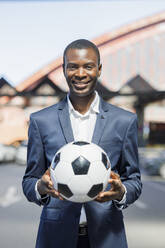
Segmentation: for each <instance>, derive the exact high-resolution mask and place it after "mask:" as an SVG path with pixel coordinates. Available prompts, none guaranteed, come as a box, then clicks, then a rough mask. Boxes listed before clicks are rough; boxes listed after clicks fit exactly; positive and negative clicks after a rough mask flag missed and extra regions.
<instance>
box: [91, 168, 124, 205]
mask: <svg viewBox="0 0 165 248" xmlns="http://www.w3.org/2000/svg"><path fill="white" fill-rule="evenodd" d="M108 183H110V184H111V189H110V190H109V191H105V192H100V193H99V195H98V196H97V198H96V199H95V201H98V202H106V201H111V200H117V201H121V200H122V199H123V196H124V193H125V188H124V186H123V184H122V182H121V180H120V176H119V175H118V174H116V173H114V172H113V171H111V178H110V179H109V180H108Z"/></svg>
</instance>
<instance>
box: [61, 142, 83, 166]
mask: <svg viewBox="0 0 165 248" xmlns="http://www.w3.org/2000/svg"><path fill="white" fill-rule="evenodd" d="M73 146H74V148H73ZM79 156H80V146H76V145H72V144H69V145H67V146H65V147H64V149H63V150H61V155H60V160H62V161H67V163H72V162H73V161H74V160H75V159H76V158H77V157H79Z"/></svg>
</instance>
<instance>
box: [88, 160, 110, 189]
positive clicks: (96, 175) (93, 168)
mask: <svg viewBox="0 0 165 248" xmlns="http://www.w3.org/2000/svg"><path fill="white" fill-rule="evenodd" d="M106 175H107V169H106V168H105V166H104V164H103V163H102V162H101V161H94V162H92V163H91V165H90V167H89V171H88V176H89V178H90V180H91V183H92V184H99V183H102V182H103V180H104V178H105V176H106Z"/></svg>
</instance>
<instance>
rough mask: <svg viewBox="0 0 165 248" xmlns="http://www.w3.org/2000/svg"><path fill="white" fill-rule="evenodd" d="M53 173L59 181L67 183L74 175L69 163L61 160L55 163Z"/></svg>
mask: <svg viewBox="0 0 165 248" xmlns="http://www.w3.org/2000/svg"><path fill="white" fill-rule="evenodd" d="M52 173H54V175H55V177H56V180H57V181H58V182H59V183H63V184H67V183H68V182H69V180H70V179H71V177H73V176H74V173H73V169H72V167H71V165H70V163H67V162H64V161H61V160H60V162H59V163H58V164H57V166H56V168H55V170H52Z"/></svg>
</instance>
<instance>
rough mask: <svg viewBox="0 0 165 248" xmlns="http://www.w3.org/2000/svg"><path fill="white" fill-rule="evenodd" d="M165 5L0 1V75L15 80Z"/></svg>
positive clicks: (164, 8)
mask: <svg viewBox="0 0 165 248" xmlns="http://www.w3.org/2000/svg"><path fill="white" fill-rule="evenodd" d="M161 11H165V1H147V0H146V1H142V0H139V1H124V0H123V1H121V0H120V1H117V0H116V1H66V0H65V1H0V77H2V76H3V77H5V78H6V79H7V80H8V81H9V82H10V83H11V84H13V85H16V84H18V83H20V82H22V81H23V80H24V79H26V78H27V77H29V76H30V75H32V74H33V73H35V72H36V71H37V70H39V69H40V68H42V67H43V66H44V65H46V64H48V63H50V62H52V61H53V60H55V59H56V58H57V57H58V56H61V55H62V53H63V50H64V48H65V46H66V45H67V44H68V43H69V42H71V41H72V40H74V39H79V38H86V39H94V38H95V37H98V36H100V35H101V34H104V33H105V32H109V31H111V30H114V29H116V28H118V27H120V26H122V25H125V24H127V23H130V22H131V21H135V20H138V19H140V18H143V17H146V16H150V15H153V14H155V13H159V12H161Z"/></svg>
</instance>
